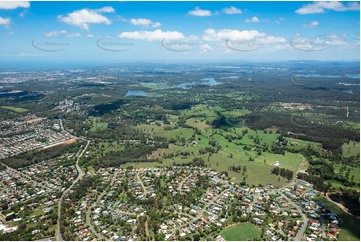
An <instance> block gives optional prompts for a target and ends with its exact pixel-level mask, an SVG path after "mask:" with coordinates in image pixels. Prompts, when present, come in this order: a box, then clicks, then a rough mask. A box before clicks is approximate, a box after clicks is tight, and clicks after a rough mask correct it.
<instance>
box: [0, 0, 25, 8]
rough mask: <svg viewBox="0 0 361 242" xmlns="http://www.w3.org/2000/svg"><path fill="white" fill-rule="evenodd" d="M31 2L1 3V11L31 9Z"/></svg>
mask: <svg viewBox="0 0 361 242" xmlns="http://www.w3.org/2000/svg"><path fill="white" fill-rule="evenodd" d="M29 7H30V3H29V2H25V1H24V2H20V1H4V2H3V1H0V9H7V10H9V9H16V8H29Z"/></svg>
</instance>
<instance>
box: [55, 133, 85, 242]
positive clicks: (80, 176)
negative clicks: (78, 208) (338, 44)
mask: <svg viewBox="0 0 361 242" xmlns="http://www.w3.org/2000/svg"><path fill="white" fill-rule="evenodd" d="M89 144H90V141H89V140H87V144H86V145H85V147H84V149H83V150H82V151H81V152H80V151H79V152H80V153H79V152H78V154H77V159H76V163H75V167H76V169H77V171H78V176H77V177H76V179H75V180H74V181H73V183H72V184H71V185H70V187H68V188H67V189H66V190H64V192H63V194H62V195H61V197H60V199H59V202H58V220H57V224H56V230H55V239H56V240H57V241H63V237H62V236H61V231H60V218H61V205H62V202H63V198H64V196H65V195H66V194H67V193H68V192H69V191H70V190H71V189H72V188H73V186H74V185H75V184H76V183H77V182H78V181H79V180H81V179H82V178H83V176H84V173H83V170H82V169H81V167H80V166H79V160H80V158H81V157H82V156H83V155H84V153H85V151H86V150H87V149H88V146H89Z"/></svg>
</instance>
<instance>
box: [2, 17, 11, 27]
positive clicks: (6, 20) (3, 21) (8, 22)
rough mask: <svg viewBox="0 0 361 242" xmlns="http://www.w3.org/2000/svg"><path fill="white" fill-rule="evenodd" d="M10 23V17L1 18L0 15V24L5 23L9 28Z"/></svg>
mask: <svg viewBox="0 0 361 242" xmlns="http://www.w3.org/2000/svg"><path fill="white" fill-rule="evenodd" d="M10 24H11V19H10V18H2V17H0V25H5V27H6V28H9V27H10Z"/></svg>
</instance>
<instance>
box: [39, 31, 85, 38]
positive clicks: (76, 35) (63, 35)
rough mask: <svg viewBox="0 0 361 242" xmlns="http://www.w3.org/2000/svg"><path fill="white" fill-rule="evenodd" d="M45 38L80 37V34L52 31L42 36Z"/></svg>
mask: <svg viewBox="0 0 361 242" xmlns="http://www.w3.org/2000/svg"><path fill="white" fill-rule="evenodd" d="M44 35H45V36H46V37H58V36H62V37H80V36H81V34H80V33H78V32H77V33H68V31H66V30H54V31H50V32H48V33H45V34H44Z"/></svg>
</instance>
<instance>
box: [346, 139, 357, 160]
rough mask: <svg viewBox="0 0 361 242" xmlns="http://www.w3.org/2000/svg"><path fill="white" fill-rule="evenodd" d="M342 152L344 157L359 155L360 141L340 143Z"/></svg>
mask: <svg viewBox="0 0 361 242" xmlns="http://www.w3.org/2000/svg"><path fill="white" fill-rule="evenodd" d="M342 154H343V156H344V157H346V158H348V157H351V156H357V155H359V154H360V143H359V142H350V143H348V144H344V145H342Z"/></svg>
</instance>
